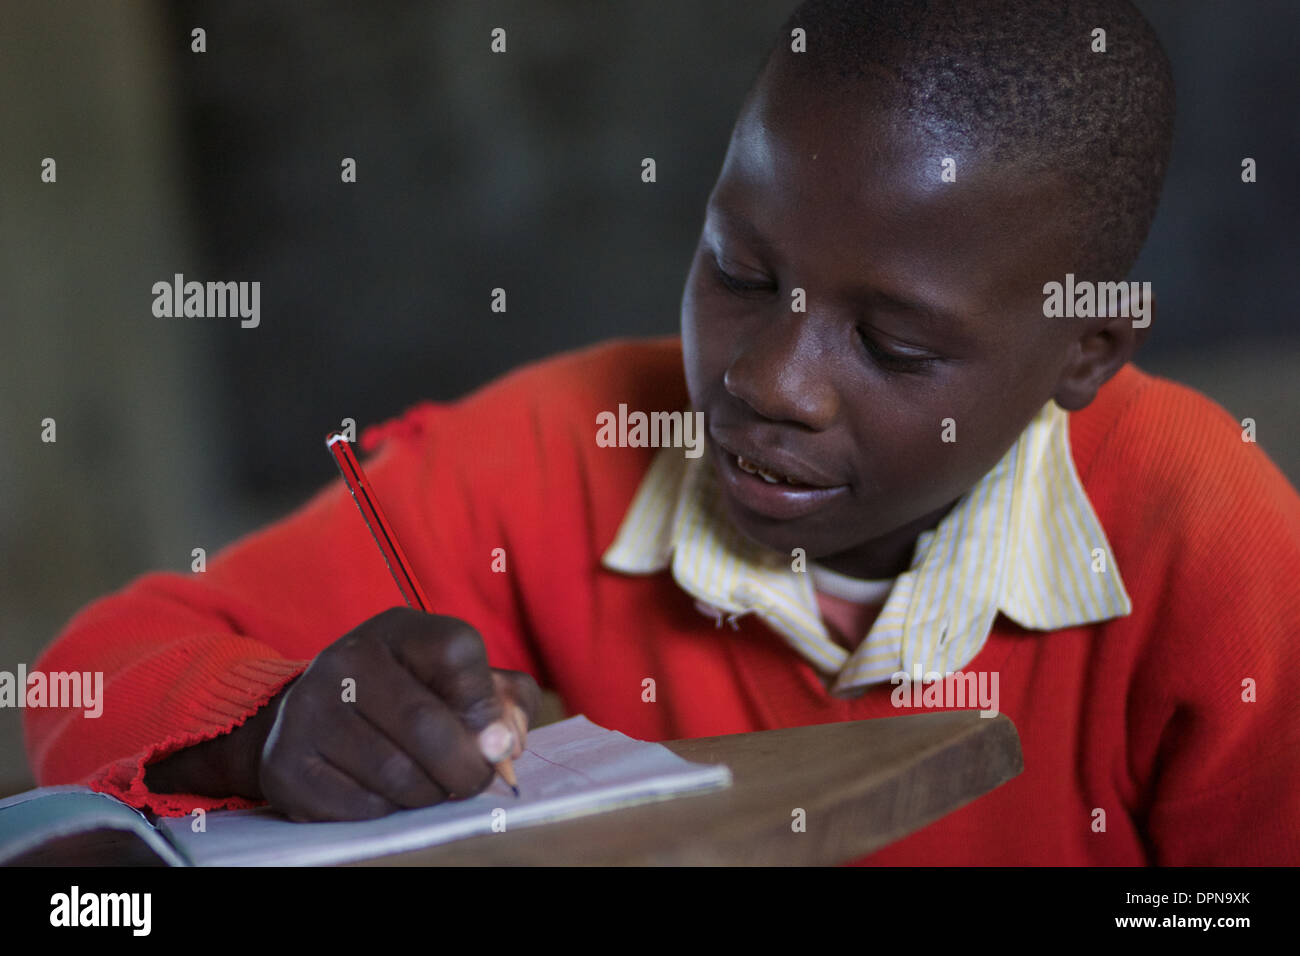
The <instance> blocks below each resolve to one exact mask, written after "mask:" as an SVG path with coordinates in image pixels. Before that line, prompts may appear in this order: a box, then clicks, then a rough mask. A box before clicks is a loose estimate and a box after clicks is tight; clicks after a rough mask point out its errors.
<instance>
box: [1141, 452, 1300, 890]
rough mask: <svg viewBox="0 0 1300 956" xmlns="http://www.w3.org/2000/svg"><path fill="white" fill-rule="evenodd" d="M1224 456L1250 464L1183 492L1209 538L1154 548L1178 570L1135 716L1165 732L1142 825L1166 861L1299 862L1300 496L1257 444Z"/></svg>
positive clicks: (1151, 761) (1153, 748) (1152, 757)
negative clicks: (1298, 676)
mask: <svg viewBox="0 0 1300 956" xmlns="http://www.w3.org/2000/svg"><path fill="white" fill-rule="evenodd" d="M1232 440H1234V441H1235V440H1236V438H1235V434H1234V436H1233V439H1232ZM1221 457H1222V459H1223V460H1224V461H1225V462H1228V461H1230V462H1233V463H1234V465H1237V464H1238V463H1239V464H1240V468H1239V469H1237V468H1233V470H1231V471H1230V470H1229V469H1228V466H1227V465H1225V466H1224V469H1223V472H1222V473H1215V474H1210V475H1204V476H1198V477H1200V478H1201V480H1199V481H1193V482H1190V483H1189V488H1190V492H1187V491H1185V492H1183V494H1185V495H1187V497H1188V499H1189V500H1191V501H1192V502H1193V503H1194V504H1195V505H1196V506H1197V507H1199V508H1201V509H1202V513H1203V514H1205V515H1208V516H1209V517H1208V520H1206V521H1205V522H1203V523H1202V525H1201V528H1200V531H1199V533H1198V534H1196V535H1195V536H1193V537H1191V538H1188V539H1186V540H1183V541H1182V542H1180V543H1179V544H1178V547H1177V549H1176V550H1175V551H1174V552H1172V553H1169V554H1161V553H1159V552H1158V549H1153V550H1152V552H1151V553H1149V554H1148V555H1147V559H1148V562H1149V564H1151V565H1154V566H1157V567H1158V566H1159V565H1160V564H1161V563H1163V562H1165V561H1168V562H1169V563H1170V565H1171V566H1173V567H1174V568H1176V571H1175V572H1174V573H1173V574H1172V575H1171V576H1170V580H1171V584H1172V586H1171V587H1170V588H1169V589H1168V590H1167V591H1165V592H1164V593H1163V594H1162V596H1161V601H1160V607H1159V608H1158V609H1156V613H1157V615H1158V616H1159V618H1160V619H1161V621H1162V627H1161V628H1160V629H1159V632H1158V634H1159V637H1158V639H1157V640H1155V641H1153V642H1152V643H1151V646H1150V649H1149V651H1148V653H1147V656H1146V658H1145V659H1144V660H1142V661H1140V662H1139V666H1138V669H1137V673H1138V674H1141V675H1151V681H1150V682H1149V683H1144V684H1143V685H1142V686H1141V687H1139V688H1138V690H1139V691H1140V693H1141V695H1142V697H1143V698H1145V700H1142V701H1139V702H1138V703H1136V704H1135V705H1134V707H1133V710H1132V711H1131V713H1132V714H1133V715H1135V716H1136V717H1137V718H1138V720H1139V721H1140V722H1141V725H1142V726H1144V727H1150V728H1154V729H1155V730H1157V731H1158V733H1150V734H1148V735H1146V736H1145V741H1146V745H1145V747H1144V749H1145V751H1146V752H1145V753H1144V754H1142V755H1140V756H1141V759H1142V762H1143V763H1145V764H1147V765H1148V766H1150V767H1151V768H1152V769H1151V776H1150V778H1149V780H1150V783H1149V789H1148V799H1149V803H1148V809H1147V811H1146V813H1145V814H1144V816H1145V820H1144V829H1145V831H1146V834H1147V838H1148V840H1149V842H1150V844H1151V846H1152V847H1153V853H1154V856H1155V860H1154V862H1156V863H1157V864H1160V865H1165V866H1207V865H1208V866H1219V865H1232V866H1247V865H1254V866H1258V865H1282V864H1287V865H1296V864H1300V693H1297V691H1296V689H1295V679H1296V674H1297V673H1300V496H1297V494H1296V492H1295V490H1294V489H1293V488H1292V487H1291V486H1290V485H1289V484H1288V483H1287V481H1286V479H1285V478H1283V477H1282V475H1281V473H1280V472H1278V470H1277V469H1276V468H1275V467H1274V466H1273V465H1272V464H1271V463H1268V462H1265V461H1263V460H1262V459H1263V455H1262V454H1261V453H1260V452H1259V451H1258V450H1257V449H1255V448H1250V449H1245V450H1243V449H1242V447H1241V446H1240V443H1239V442H1238V444H1237V445H1236V447H1226V448H1224V449H1222V451H1221ZM1167 507H1169V508H1170V510H1171V511H1174V510H1176V509H1179V508H1180V507H1183V505H1182V503H1180V502H1177V501H1176V500H1170V501H1169V504H1168V505H1167ZM1151 540H1152V541H1153V543H1154V541H1155V540H1156V536H1154V535H1153V536H1152V539H1151ZM1157 675H1158V677H1157Z"/></svg>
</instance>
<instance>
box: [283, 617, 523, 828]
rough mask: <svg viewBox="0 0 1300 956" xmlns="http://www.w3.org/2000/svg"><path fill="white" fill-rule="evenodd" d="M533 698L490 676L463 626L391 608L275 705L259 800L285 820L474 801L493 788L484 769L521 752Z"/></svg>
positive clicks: (517, 683)
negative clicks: (483, 791) (261, 798)
mask: <svg viewBox="0 0 1300 956" xmlns="http://www.w3.org/2000/svg"><path fill="white" fill-rule="evenodd" d="M348 680H351V681H354V682H355V684H349V685H346V687H348V688H354V689H355V692H351V691H345V681H348ZM540 699H541V692H540V690H539V689H538V687H537V683H536V681H534V680H533V678H532V677H530V676H529V675H528V674H524V673H521V672H518V671H503V670H495V669H493V668H490V667H489V666H488V663H487V653H486V650H485V649H484V646H483V640H482V638H480V637H479V635H478V632H476V631H475V630H474V629H473V628H472V627H470V626H469V625H468V624H466V623H465V622H464V621H460V620H457V619H456V618H452V617H441V616H438V615H434V614H425V613H423V612H421V611H415V610H412V609H410V608H405V607H395V608H390V609H389V610H387V611H384V612H383V613H382V614H377V615H375V616H374V617H372V618H370V619H369V620H367V621H365V622H363V623H362V624H360V625H358V626H357V627H356V628H355V629H354V630H352V631H351V632H349V633H348V634H345V635H344V636H343V637H341V638H339V639H338V640H337V641H335V642H334V643H333V644H331V645H330V646H329V647H327V648H325V650H323V651H321V653H320V654H318V655H317V656H316V659H315V660H313V661H312V663H311V666H310V667H308V668H307V670H306V671H304V672H303V673H302V675H301V676H300V677H298V678H297V680H295V681H294V682H293V684H291V685H290V686H289V687H288V689H287V690H286V691H284V692H283V693H282V694H281V695H279V696H278V697H277V699H276V700H275V701H274V702H273V706H275V708H276V714H275V718H274V723H273V724H271V726H270V729H269V733H268V734H267V736H266V741H265V744H264V745H262V747H261V760H260V765H259V768H258V782H259V789H260V790H261V792H262V796H263V797H264V798H265V799H266V800H268V801H270V803H271V805H272V806H273V807H275V808H276V809H278V810H280V811H281V812H282V813H285V814H286V815H287V816H289V818H290V819H293V820H361V819H369V818H371V817H378V816H384V815H386V814H389V813H392V812H394V811H396V810H404V809H409V808H412V807H423V806H428V805H429V804H434V803H439V802H441V801H443V800H446V799H449V798H451V799H455V798H458V797H469V796H473V795H474V794H476V793H478V792H479V791H480V790H482V789H483V788H484V787H486V786H487V785H488V784H489V783H490V782H491V781H492V777H493V775H494V773H495V770H494V769H493V767H492V761H495V760H500V759H501V758H503V757H505V756H507V755H509V756H512V757H518V756H520V755H521V754H522V753H523V748H524V738H525V736H526V734H527V732H528V725H529V723H530V722H531V721H532V719H533V717H534V716H535V715H536V713H537V707H538V704H539V702H540Z"/></svg>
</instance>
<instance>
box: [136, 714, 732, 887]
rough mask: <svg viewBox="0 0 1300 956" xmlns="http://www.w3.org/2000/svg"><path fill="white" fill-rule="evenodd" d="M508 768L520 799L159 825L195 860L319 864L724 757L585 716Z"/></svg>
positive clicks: (703, 768)
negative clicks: (680, 750) (684, 749)
mask: <svg viewBox="0 0 1300 956" xmlns="http://www.w3.org/2000/svg"><path fill="white" fill-rule="evenodd" d="M514 766H515V773H516V775H517V778H518V780H519V791H520V796H519V797H515V795H514V794H513V793H511V792H510V788H509V787H508V786H506V784H505V783H504V781H502V780H501V779H500V778H499V777H497V778H495V779H494V780H493V781H492V783H491V785H490V786H489V787H488V788H487V789H485V790H484V791H483V792H482V793H479V794H478V795H477V796H474V797H471V798H469V799H467V800H458V801H448V802H446V803H441V804H438V805H437V806H432V807H424V808H422V809H419V810H404V811H401V812H399V813H394V814H391V815H389V816H387V817H381V818H379V819H377V820H362V821H356V822H346V823H293V822H291V821H289V820H286V819H284V818H283V817H281V816H279V815H278V814H275V813H273V812H272V811H270V810H267V809H264V808H259V809H256V810H222V811H214V812H210V813H208V814H207V819H206V832H203V833H195V832H193V829H192V822H193V821H192V820H191V818H188V817H168V818H165V819H162V820H160V821H159V822H158V827H159V829H160V830H162V831H163V833H164V834H166V836H167V837H168V839H170V840H171V841H172V842H173V843H175V844H176V846H177V847H178V849H180V850H181V851H182V852H183V853H184V854H185V855H186V856H187V857H188V858H189V859H190V860H192V861H193V862H194V863H195V864H196V865H198V866H267V865H269V866H316V865H321V864H330V863H343V862H347V861H350V860H359V859H366V858H369V857H374V856H380V855H382V854H388V853H398V852H402V851H405V850H414V849H419V848H421V847H427V846H434V845H436V844H439V843H448V842H450V841H452V840H459V839H464V838H465V837H469V836H476V835H478V834H481V833H491V832H493V822H494V820H497V821H500V820H504V823H505V828H506V832H507V833H508V832H510V831H512V830H516V829H518V828H520V827H525V826H533V825H537V824H541V823H547V822H551V821H554V820H561V819H566V818H569V817H575V816H582V815H585V814H590V813H601V812H604V811H607V810H613V809H617V808H619V807H624V806H630V805H633V804H637V803H647V802H651V801H655V800H666V799H671V798H673V797H676V796H679V795H684V794H689V793H697V792H703V791H706V790H714V789H718V788H722V787H727V786H730V784H731V771H730V770H728V769H727V767H726V766H724V765H722V764H696V763H690V762H689V761H686V760H683V759H682V758H681V757H679V756H677V755H676V754H674V753H673V752H672V751H671V750H669V749H668V748H667V747H664V746H662V745H660V744H653V743H646V742H644V741H640V740H633V739H632V738H631V737H627V736H625V735H623V734H620V733H618V732H617V731H612V730H606V729H604V728H603V727H599V726H597V725H596V724H593V723H592V722H591V721H589V720H587V718H586V717H582V716H578V717H570V718H569V719H568V720H563V721H560V722H559V723H555V724H550V725H548V726H546V727H541V728H539V729H537V730H535V731H532V732H530V733H529V735H528V749H527V750H525V751H524V753H523V755H522V756H521V757H520V758H519V759H518V760H516V761H514ZM494 811H496V812H495V813H494ZM500 811H504V817H503V816H502V814H501V812H500ZM499 829H500V825H499V824H498V830H499Z"/></svg>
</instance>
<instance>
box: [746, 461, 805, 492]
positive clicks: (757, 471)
mask: <svg viewBox="0 0 1300 956" xmlns="http://www.w3.org/2000/svg"><path fill="white" fill-rule="evenodd" d="M736 464H737V465H738V466H739V467H740V470H741V471H743V472H747V473H748V474H751V475H758V477H760V478H762V479H763V480H764V481H766V482H767V483H768V484H769V485H779V484H781V483H782V482H784V483H785V484H787V485H797V484H799V482H797V481H795V480H794V479H793V478H787V477H786V476H785V475H778V474H777V473H776V472H774V471H768V470H767V469H766V468H760V467H758V465H755V464H754V463H753V462H749V461H746V460H745V459H744V458H741V457H740V456H739V455H737V456H736Z"/></svg>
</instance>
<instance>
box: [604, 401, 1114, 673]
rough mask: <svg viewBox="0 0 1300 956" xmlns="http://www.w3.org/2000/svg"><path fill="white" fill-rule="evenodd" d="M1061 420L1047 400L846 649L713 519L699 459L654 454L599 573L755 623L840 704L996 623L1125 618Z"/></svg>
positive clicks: (792, 566) (961, 650) (954, 650)
mask: <svg viewBox="0 0 1300 956" xmlns="http://www.w3.org/2000/svg"><path fill="white" fill-rule="evenodd" d="M1068 431H1069V416H1068V414H1067V413H1066V412H1065V411H1063V410H1062V409H1061V408H1060V407H1059V406H1058V405H1056V403H1055V402H1050V401H1049V402H1048V403H1047V404H1046V405H1044V406H1043V408H1042V410H1041V411H1040V412H1039V413H1038V414H1037V415H1036V416H1035V417H1034V419H1033V421H1031V422H1030V423H1029V425H1028V426H1027V427H1026V428H1025V430H1024V431H1023V432H1022V433H1021V435H1020V437H1019V438H1018V439H1017V440H1016V442H1015V444H1014V445H1012V447H1011V448H1010V449H1009V450H1008V451H1007V453H1006V454H1005V455H1004V456H1003V457H1002V460H1001V461H999V462H998V463H997V464H996V465H995V466H994V467H993V469H992V470H991V471H989V473H988V474H986V475H985V476H984V477H983V478H982V479H980V481H979V482H977V483H976V485H975V486H974V487H973V488H972V489H971V490H970V491H969V492H967V493H966V494H965V495H963V496H962V497H961V498H960V499H959V500H958V502H957V504H956V505H955V506H954V507H953V509H952V510H951V511H949V513H948V514H947V515H946V516H945V517H944V519H943V520H942V521H941V522H940V523H939V524H938V525H937V526H936V527H935V528H933V529H930V530H928V531H923V532H922V533H921V535H920V536H919V537H918V539H917V543H916V548H915V550H914V552H913V558H912V563H911V567H910V568H909V569H908V570H907V571H905V572H903V573H902V574H900V575H899V576H898V578H897V579H895V581H894V585H893V587H892V588H891V589H890V592H889V596H888V597H887V598H886V600H885V604H884V607H883V608H882V609H881V611H880V614H879V615H878V616H877V618H876V620H875V622H874V623H873V624H872V626H871V629H870V630H869V631H868V632H867V635H866V637H865V638H864V639H863V641H862V643H861V644H859V645H858V647H857V649H856V650H854V651H852V652H850V651H848V650H846V649H845V648H844V647H842V646H840V645H839V644H838V643H836V642H835V641H834V640H833V639H832V637H831V635H830V633H829V632H828V631H827V629H826V627H825V624H824V623H823V622H822V619H821V614H820V612H819V609H818V605H817V600H816V595H815V593H814V590H813V584H812V581H811V575H809V574H807V573H801V569H796V568H797V562H795V561H794V560H792V558H791V557H790V556H788V555H784V554H781V553H778V552H775V551H772V550H770V549H767V548H764V547H762V546H760V545H757V544H755V543H753V542H751V541H749V539H747V538H745V537H744V536H743V535H742V534H741V533H740V532H739V531H737V530H736V529H735V528H734V527H733V526H732V525H731V523H730V521H729V520H728V519H727V517H726V513H725V510H724V508H723V504H722V501H721V497H720V496H721V490H720V488H719V487H718V484H717V478H716V475H715V473H714V469H713V465H712V459H711V457H710V456H709V455H708V454H703V455H701V456H699V457H697V458H686V457H685V456H684V455H683V453H682V450H681V449H673V448H665V449H662V450H661V451H659V452H658V454H656V456H655V457H654V459H653V461H652V463H651V466H650V469H649V471H648V472H647V473H646V476H645V478H644V479H643V480H642V482H641V485H640V487H639V488H638V490H637V492H636V495H635V497H634V498H633V500H632V504H631V506H630V507H629V509H628V511H627V514H626V515H625V516H624V519H623V523H622V525H621V526H620V528H619V530H618V534H617V535H616V537H615V539H614V542H613V543H612V544H611V545H610V547H609V549H608V550H607V551H606V552H605V554H604V557H603V559H602V563H603V564H604V566H605V567H606V568H609V569H610V570H614V571H619V572H623V573H626V574H653V573H657V572H659V571H662V570H664V569H665V568H668V567H670V566H671V568H672V575H673V578H674V580H675V581H676V582H677V584H678V585H679V586H680V587H681V588H682V589H683V590H684V591H686V592H687V593H688V594H690V595H691V596H692V597H694V598H695V600H696V604H697V607H699V608H700V609H701V611H703V612H704V613H706V614H709V615H710V616H714V617H715V619H716V621H717V622H718V624H721V622H722V620H723V618H724V616H725V617H727V618H729V619H730V620H731V621H732V622H733V624H734V621H735V619H736V618H738V617H740V616H742V615H745V614H750V613H753V614H756V615H758V616H759V617H760V618H762V619H763V620H764V621H765V622H766V623H767V624H769V625H770V626H771V627H772V628H773V630H775V631H776V632H777V633H778V634H780V635H781V636H782V637H783V638H784V639H785V640H786V642H787V643H788V644H789V645H790V646H791V647H792V648H793V649H794V650H795V651H797V652H798V653H799V654H801V655H802V656H803V657H804V658H805V659H806V660H807V661H808V662H809V663H810V664H812V665H813V666H814V667H815V668H817V670H818V671H820V672H821V673H822V674H823V675H826V677H827V678H833V684H832V685H831V690H832V691H833V692H836V693H845V692H850V691H856V690H859V689H861V688H865V687H866V686H868V685H871V684H875V683H879V682H881V681H886V680H889V679H890V678H891V676H893V675H894V674H896V673H897V672H899V671H902V672H903V673H906V674H908V675H909V676H912V677H914V678H915V677H917V676H918V675H925V674H930V673H940V674H942V673H950V672H952V671H955V670H958V669H960V668H961V667H963V666H964V665H965V664H967V663H969V662H970V661H971V660H972V659H973V658H974V657H975V655H976V654H978V653H979V651H980V650H981V649H982V648H983V646H984V643H985V641H986V640H987V639H988V635H989V632H990V631H991V629H992V626H993V620H994V618H995V617H996V615H997V613H998V612H1001V613H1003V614H1005V615H1006V616H1007V617H1009V618H1011V619H1012V620H1013V621H1015V622H1016V623H1017V624H1020V625H1021V626H1022V627H1025V628H1028V629H1031V630H1040V631H1050V630H1057V629H1059V628H1066V627H1074V626H1079V625H1085V624H1090V623H1095V622H1099V621H1104V620H1107V619H1110V618H1114V617H1122V616H1124V615H1126V614H1128V613H1130V611H1131V610H1132V603H1131V601H1130V600H1129V596H1128V594H1127V592H1126V591H1125V589H1124V583H1123V580H1122V579H1121V577H1120V573H1119V569H1118V568H1117V567H1116V565H1115V557H1114V554H1113V553H1112V552H1111V548H1110V544H1109V542H1108V541H1107V540H1106V535H1105V532H1104V531H1103V530H1102V527H1101V522H1100V521H1099V520H1098V519H1097V515H1096V513H1095V512H1094V511H1093V508H1092V504H1091V502H1089V500H1088V497H1087V495H1086V494H1085V493H1084V490H1083V485H1082V483H1081V482H1080V480H1079V476H1078V473H1077V471H1076V469H1075V467H1074V460H1073V458H1072V456H1071V454H1070V447H1069V434H1068Z"/></svg>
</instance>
